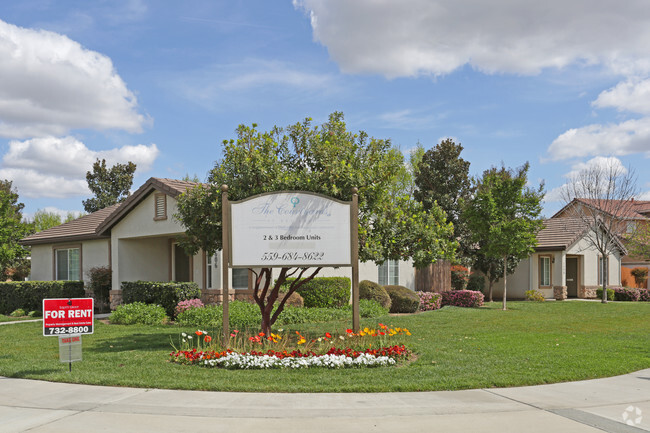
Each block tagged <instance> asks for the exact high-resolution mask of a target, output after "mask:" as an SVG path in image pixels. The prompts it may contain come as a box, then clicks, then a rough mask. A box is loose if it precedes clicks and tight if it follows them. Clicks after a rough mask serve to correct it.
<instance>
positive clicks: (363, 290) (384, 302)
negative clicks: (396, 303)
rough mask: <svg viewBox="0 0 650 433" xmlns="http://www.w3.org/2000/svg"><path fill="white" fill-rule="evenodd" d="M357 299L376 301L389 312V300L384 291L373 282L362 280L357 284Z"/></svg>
mask: <svg viewBox="0 0 650 433" xmlns="http://www.w3.org/2000/svg"><path fill="white" fill-rule="evenodd" d="M359 299H368V300H373V301H377V302H379V303H380V304H381V306H382V307H384V308H385V309H386V310H390V304H391V300H390V296H388V293H387V292H386V289H384V287H383V286H380V285H379V284H377V283H375V282H373V281H369V280H363V281H361V282H360V283H359Z"/></svg>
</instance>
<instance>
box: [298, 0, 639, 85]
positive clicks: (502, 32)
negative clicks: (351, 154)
mask: <svg viewBox="0 0 650 433" xmlns="http://www.w3.org/2000/svg"><path fill="white" fill-rule="evenodd" d="M293 4H294V6H295V7H296V8H300V9H303V10H304V11H306V12H307V13H308V14H309V16H310V19H311V26H312V29H313V36H314V39H315V40H316V41H318V42H320V43H322V44H323V45H325V46H326V47H327V49H328V51H329V54H330V56H331V58H332V59H333V60H334V61H336V62H337V63H338V65H339V67H340V68H341V70H342V71H344V72H349V73H376V74H381V75H384V76H386V77H390V78H394V77H405V76H408V77H410V76H418V75H434V76H436V75H444V74H448V73H450V72H452V71H454V70H456V69H458V68H460V67H462V66H464V65H470V66H472V67H474V68H476V69H478V70H481V71H485V72H489V73H497V72H505V73H516V74H537V73H539V72H540V71H541V70H542V69H544V68H562V67H565V66H567V65H570V64H576V63H580V64H602V65H605V66H607V67H608V68H610V69H612V70H615V71H619V72H620V71H626V72H630V71H639V70H644V71H650V68H649V62H648V61H647V60H646V59H647V57H648V54H650V8H648V4H647V1H646V0H628V1H625V2H614V1H608V2H599V3H598V4H597V5H594V3H593V1H591V0H573V1H571V2H566V1H564V0H547V1H543V2H521V1H516V0H495V1H491V2H485V1H483V0H469V1H463V2H449V1H443V0H408V1H406V0H403V1H399V2H393V1H376V0H355V1H350V0H294V1H293Z"/></svg>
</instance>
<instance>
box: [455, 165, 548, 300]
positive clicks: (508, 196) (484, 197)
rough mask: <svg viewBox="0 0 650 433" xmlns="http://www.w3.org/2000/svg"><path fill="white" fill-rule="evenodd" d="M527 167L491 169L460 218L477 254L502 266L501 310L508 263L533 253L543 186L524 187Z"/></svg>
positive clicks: (541, 223) (478, 182)
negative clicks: (474, 245)
mask: <svg viewBox="0 0 650 433" xmlns="http://www.w3.org/2000/svg"><path fill="white" fill-rule="evenodd" d="M528 168H529V164H528V163H526V164H524V165H523V166H522V167H520V168H518V169H516V170H509V169H506V168H505V167H501V168H500V169H497V168H496V167H493V168H491V169H489V170H486V171H485V172H484V173H483V177H482V178H481V179H479V180H475V182H474V183H475V187H476V192H475V194H474V196H473V197H472V199H471V200H470V201H469V203H468V205H467V207H466V209H465V212H464V218H465V220H466V222H467V227H468V229H469V230H470V232H471V240H472V241H473V242H475V243H476V244H478V245H480V247H481V253H482V254H484V255H485V256H486V257H487V258H489V259H495V260H496V259H499V258H500V259H501V261H502V263H503V309H504V310H505V309H506V308H507V307H506V295H507V271H508V268H509V266H508V260H509V259H510V260H515V261H516V262H517V263H518V262H519V261H520V260H522V259H524V258H526V257H528V256H529V255H530V254H531V253H532V252H534V251H535V246H536V245H537V233H538V232H539V231H540V230H541V229H542V226H543V222H542V219H541V218H540V213H541V211H542V205H541V201H542V199H543V198H544V185H543V184H541V185H540V186H539V188H537V189H533V188H529V187H527V186H526V184H527V181H528V176H527V175H528Z"/></svg>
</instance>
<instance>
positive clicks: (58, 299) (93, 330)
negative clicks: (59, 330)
mask: <svg viewBox="0 0 650 433" xmlns="http://www.w3.org/2000/svg"><path fill="white" fill-rule="evenodd" d="M46 301H59V302H61V301H63V302H68V301H90V307H91V308H90V311H91V317H90V319H89V321H90V323H91V326H90V332H79V333H76V334H46V333H45V302H46ZM94 321H95V299H94V298H43V336H44V337H58V336H61V335H90V334H94V333H95V324H94ZM64 326H68V325H64ZM69 326H73V325H69Z"/></svg>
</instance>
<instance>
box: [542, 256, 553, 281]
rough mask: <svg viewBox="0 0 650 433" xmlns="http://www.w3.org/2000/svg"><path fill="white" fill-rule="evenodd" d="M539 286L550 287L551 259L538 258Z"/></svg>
mask: <svg viewBox="0 0 650 433" xmlns="http://www.w3.org/2000/svg"><path fill="white" fill-rule="evenodd" d="M539 285H540V287H545V286H546V287H549V286H550V285H551V257H550V256H540V257H539Z"/></svg>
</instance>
